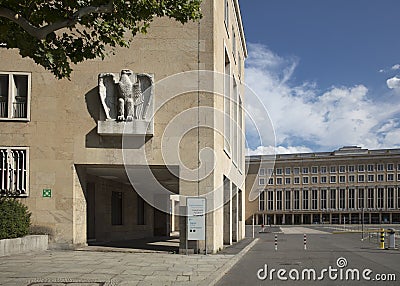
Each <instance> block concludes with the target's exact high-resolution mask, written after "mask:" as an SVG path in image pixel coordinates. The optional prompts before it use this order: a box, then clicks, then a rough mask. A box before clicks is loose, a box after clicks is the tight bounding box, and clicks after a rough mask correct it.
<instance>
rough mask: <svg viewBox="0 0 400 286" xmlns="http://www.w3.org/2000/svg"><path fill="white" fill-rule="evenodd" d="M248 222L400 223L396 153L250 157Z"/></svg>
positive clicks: (399, 153)
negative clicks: (253, 220) (251, 199)
mask: <svg viewBox="0 0 400 286" xmlns="http://www.w3.org/2000/svg"><path fill="white" fill-rule="evenodd" d="M247 161H248V163H249V165H248V166H249V172H248V175H247V178H246V196H247V197H252V198H255V200H253V201H248V200H246V204H247V206H246V223H248V224H251V223H252V218H253V215H254V219H255V223H257V224H278V225H281V224H311V223H318V224H319V223H340V224H351V223H356V224H358V223H361V222H362V221H364V223H366V224H368V223H369V224H380V223H400V150H399V149H382V150H368V149H362V148H360V147H355V146H348V147H343V148H340V149H339V150H336V151H333V152H317V153H301V154H283V155H276V157H275V156H272V155H271V156H250V157H248V158H247Z"/></svg>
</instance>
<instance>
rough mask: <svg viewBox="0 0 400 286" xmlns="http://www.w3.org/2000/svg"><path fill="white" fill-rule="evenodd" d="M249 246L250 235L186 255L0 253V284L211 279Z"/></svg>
mask: <svg viewBox="0 0 400 286" xmlns="http://www.w3.org/2000/svg"><path fill="white" fill-rule="evenodd" d="M249 242H250V245H249V244H248V243H249ZM250 247H251V240H247V243H245V244H242V245H241V246H239V248H238V247H233V249H232V250H231V251H225V253H226V254H216V255H189V256H187V255H178V254H170V253H159V252H158V253H157V252H148V253H130V252H100V251H55V250H51V251H50V250H49V251H45V252H40V253H33V252H31V253H27V254H19V255H13V256H6V257H1V258H0V285H7V286H9V285H10V286H12V285H18V286H26V285H32V286H33V285H35V286H39V285H40V286H59V285H68V286H78V285H84V286H85V285H87V286H89V285H90V286H107V285H118V286H120V285H121V286H122V285H213V284H215V283H216V282H217V281H218V280H219V278H220V277H222V275H223V274H224V273H225V272H227V271H228V270H229V269H230V268H231V267H232V265H233V264H234V263H235V262H236V261H237V260H238V259H239V258H240V257H241V256H242V255H243V253H244V252H245V251H247V249H249V248H250ZM243 248H244V249H243ZM227 250H229V248H228V249H227Z"/></svg>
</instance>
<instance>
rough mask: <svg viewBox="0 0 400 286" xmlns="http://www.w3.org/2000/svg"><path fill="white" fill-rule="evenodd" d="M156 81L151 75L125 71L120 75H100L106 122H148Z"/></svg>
mask: <svg viewBox="0 0 400 286" xmlns="http://www.w3.org/2000/svg"><path fill="white" fill-rule="evenodd" d="M153 88H154V80H153V76H152V75H149V74H135V73H133V72H132V71H131V70H128V69H123V70H122V71H121V73H120V75H119V76H118V74H113V73H102V74H100V75H99V95H100V101H101V104H102V107H103V110H104V115H103V116H105V118H104V119H105V120H107V121H108V120H115V121H134V120H144V121H148V120H150V119H149V116H150V117H151V116H152V114H150V115H149V114H148V109H149V107H150V105H151V103H152V99H153Z"/></svg>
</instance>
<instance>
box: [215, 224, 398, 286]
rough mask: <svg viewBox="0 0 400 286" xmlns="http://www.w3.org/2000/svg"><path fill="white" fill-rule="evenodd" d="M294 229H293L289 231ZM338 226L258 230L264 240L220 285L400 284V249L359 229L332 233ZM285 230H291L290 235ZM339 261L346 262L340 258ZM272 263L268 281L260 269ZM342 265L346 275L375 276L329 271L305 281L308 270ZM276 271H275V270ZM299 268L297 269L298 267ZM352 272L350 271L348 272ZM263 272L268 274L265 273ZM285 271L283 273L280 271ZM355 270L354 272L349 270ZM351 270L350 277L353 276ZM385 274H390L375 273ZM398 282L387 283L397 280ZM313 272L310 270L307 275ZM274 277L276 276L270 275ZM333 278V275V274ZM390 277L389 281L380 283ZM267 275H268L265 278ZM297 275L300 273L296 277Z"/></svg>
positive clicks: (288, 231)
mask: <svg viewBox="0 0 400 286" xmlns="http://www.w3.org/2000/svg"><path fill="white" fill-rule="evenodd" d="M289 229H290V230H289ZM333 230H334V229H330V228H329V227H324V228H320V227H317V226H316V227H314V226H300V227H299V226H293V227H288V228H287V229H286V227H284V228H283V232H282V233H266V234H258V235H259V237H260V240H259V241H258V242H257V244H256V245H255V246H254V247H253V248H252V249H251V250H250V251H249V252H248V253H247V254H245V255H244V256H243V258H242V259H241V260H240V261H239V262H238V263H237V264H236V265H235V266H234V267H233V268H232V269H231V270H230V271H229V272H228V273H227V274H226V275H225V276H224V277H223V278H222V279H221V280H220V281H219V283H218V284H217V285H218V286H224V285H293V284H294V285H345V286H346V285H399V280H400V266H399V265H400V251H399V250H380V249H378V244H377V242H376V241H372V240H371V241H365V240H364V241H361V237H360V234H359V233H349V234H332V231H333ZM285 231H286V234H285ZM304 232H306V233H309V234H307V250H304V246H303V233H304ZM275 234H276V235H277V237H278V250H276V251H275V248H274V237H275ZM341 258H344V259H345V260H346V265H345V266H344V267H342V268H341V267H339V265H342V264H338V263H339V262H338V260H339V259H341ZM340 261H344V260H343V259H341V260H340ZM265 265H267V267H268V275H267V277H265V279H264V280H263V279H259V278H258V277H257V273H258V271H259V270H260V269H265ZM329 267H331V268H332V269H335V268H336V269H338V272H337V273H339V270H340V269H343V271H344V272H343V273H344V274H343V275H344V276H343V277H345V273H346V271H347V270H348V269H350V270H349V271H352V269H358V270H359V271H360V272H362V271H363V270H365V269H370V270H371V271H372V272H371V273H370V275H369V277H370V278H371V280H369V281H368V280H363V279H362V277H361V279H360V280H357V281H356V280H351V279H349V280H345V279H341V278H340V277H337V278H336V279H335V280H333V279H330V277H329V276H328V273H327V272H324V276H322V279H320V280H318V281H317V280H312V279H311V280H309V279H307V276H306V279H304V280H302V279H301V275H302V271H303V270H307V271H308V269H314V270H315V271H316V275H317V277H319V276H321V271H322V270H323V269H329ZM272 269H275V270H274V271H273V273H272V276H271V273H270V272H269V271H271V270H272ZM280 269H283V270H285V271H286V273H285V275H284V276H285V277H286V278H287V280H280V279H279V278H278V277H277V272H278V271H279V270H280ZM293 269H294V270H293ZM290 271H293V274H295V273H296V271H298V272H299V273H300V279H299V280H295V279H290V277H289V276H288V273H289V272H290ZM349 273H350V272H349ZM260 274H261V276H263V275H265V274H266V272H265V271H264V270H263V271H261V272H260ZM281 274H282V272H281ZM350 274H351V273H350ZM350 274H349V275H350ZM381 274H384V275H386V276H379V277H378V276H376V275H381ZM389 274H393V275H394V278H395V279H396V281H393V280H391V281H388V279H389V278H390V279H393V276H390V277H389V276H388V275H389ZM306 275H308V273H306ZM271 277H272V279H271ZM332 277H334V275H333V276H332ZM381 277H385V279H386V280H387V281H378V278H381ZM262 278H264V277H262ZM295 278H296V277H295Z"/></svg>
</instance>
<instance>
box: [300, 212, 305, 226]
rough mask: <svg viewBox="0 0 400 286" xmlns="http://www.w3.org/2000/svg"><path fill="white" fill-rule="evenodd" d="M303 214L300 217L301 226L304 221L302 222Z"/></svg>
mask: <svg viewBox="0 0 400 286" xmlns="http://www.w3.org/2000/svg"><path fill="white" fill-rule="evenodd" d="M303 219H304V218H303V214H301V215H300V224H303V222H304V220H303Z"/></svg>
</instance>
